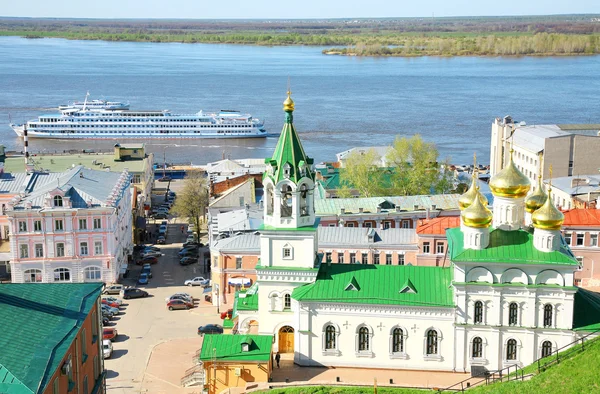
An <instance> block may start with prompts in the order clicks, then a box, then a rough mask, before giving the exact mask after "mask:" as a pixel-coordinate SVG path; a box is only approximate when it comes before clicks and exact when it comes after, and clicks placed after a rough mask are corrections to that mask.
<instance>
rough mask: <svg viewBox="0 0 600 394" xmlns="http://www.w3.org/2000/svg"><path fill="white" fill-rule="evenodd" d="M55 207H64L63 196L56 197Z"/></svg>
mask: <svg viewBox="0 0 600 394" xmlns="http://www.w3.org/2000/svg"><path fill="white" fill-rule="evenodd" d="M54 206H55V207H62V206H63V198H62V197H61V196H54Z"/></svg>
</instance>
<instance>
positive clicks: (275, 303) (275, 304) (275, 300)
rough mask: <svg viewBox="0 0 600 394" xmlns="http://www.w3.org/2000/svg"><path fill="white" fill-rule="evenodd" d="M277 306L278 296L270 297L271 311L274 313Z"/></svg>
mask: <svg viewBox="0 0 600 394" xmlns="http://www.w3.org/2000/svg"><path fill="white" fill-rule="evenodd" d="M278 304H279V295H278V294H277V293H275V294H272V295H271V310H272V311H276V310H277V305H278Z"/></svg>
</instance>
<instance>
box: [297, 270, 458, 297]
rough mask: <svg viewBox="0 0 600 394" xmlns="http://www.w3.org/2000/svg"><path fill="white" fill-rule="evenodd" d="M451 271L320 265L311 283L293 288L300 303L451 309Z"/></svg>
mask: <svg viewBox="0 0 600 394" xmlns="http://www.w3.org/2000/svg"><path fill="white" fill-rule="evenodd" d="M451 282H452V269H451V268H442V267H424V266H419V267H416V266H411V265H403V266H391V265H362V264H329V265H327V264H322V265H321V268H320V270H319V273H318V275H317V279H316V281H315V282H314V283H311V284H306V285H304V286H301V287H297V288H296V289H294V291H293V293H292V297H293V298H294V299H296V300H298V301H303V302H310V301H315V302H342V303H354V304H377V305H406V306H420V307H423V306H431V307H453V306H454V302H453V293H452V286H451Z"/></svg>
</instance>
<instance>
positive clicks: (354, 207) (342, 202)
mask: <svg viewBox="0 0 600 394" xmlns="http://www.w3.org/2000/svg"><path fill="white" fill-rule="evenodd" d="M459 197H460V194H436V195H419V196H397V197H362V198H324V199H319V198H315V211H316V215H317V216H326V215H339V214H340V211H341V209H342V208H344V210H345V212H346V213H352V214H358V213H359V209H360V208H362V209H363V214H371V215H372V214H374V213H377V208H381V211H382V212H384V213H385V212H387V213H390V214H395V213H400V212H414V211H415V205H416V206H417V207H418V209H417V211H424V210H426V209H432V206H433V205H435V206H436V207H435V209H436V210H458V209H459V207H458V199H459ZM397 209H400V212H398V211H397Z"/></svg>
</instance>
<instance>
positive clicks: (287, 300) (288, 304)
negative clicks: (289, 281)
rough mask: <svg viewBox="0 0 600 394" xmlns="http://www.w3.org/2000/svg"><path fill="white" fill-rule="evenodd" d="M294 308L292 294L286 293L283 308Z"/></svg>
mask: <svg viewBox="0 0 600 394" xmlns="http://www.w3.org/2000/svg"><path fill="white" fill-rule="evenodd" d="M290 309H292V296H291V295H289V294H286V295H284V296H283V310H287V311H289V310H290Z"/></svg>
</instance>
